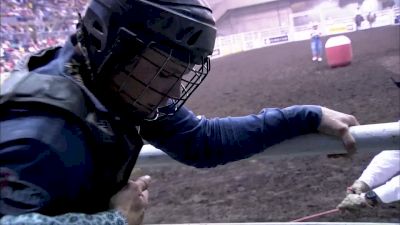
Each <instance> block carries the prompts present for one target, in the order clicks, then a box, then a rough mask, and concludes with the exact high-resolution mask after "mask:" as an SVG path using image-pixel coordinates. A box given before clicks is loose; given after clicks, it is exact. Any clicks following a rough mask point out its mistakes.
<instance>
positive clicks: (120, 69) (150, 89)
mask: <svg viewBox="0 0 400 225" xmlns="http://www.w3.org/2000/svg"><path fill="white" fill-rule="evenodd" d="M113 46H114V48H113V49H112V51H111V53H110V54H109V55H108V57H107V61H105V62H104V63H103V64H102V68H103V69H101V71H104V72H105V73H107V74H114V75H111V76H109V75H108V76H107V74H99V75H100V76H99V77H102V78H105V79H101V81H102V82H101V83H102V86H103V87H105V88H106V89H109V87H110V86H111V91H112V92H113V94H112V95H113V96H115V97H117V98H122V99H123V101H122V102H121V105H120V106H119V107H118V111H120V110H124V111H125V112H124V114H127V115H128V116H130V115H135V116H138V115H139V116H140V117H144V118H146V119H147V120H155V119H159V118H161V117H163V116H166V115H172V114H173V113H175V112H176V111H177V110H178V109H179V108H180V107H182V106H183V104H184V103H185V102H186V101H187V99H188V98H189V97H190V96H191V95H192V93H193V92H194V91H195V90H196V89H197V87H198V86H199V85H200V84H201V83H202V82H203V81H204V79H205V78H206V76H207V75H208V73H209V71H210V59H209V57H207V58H204V59H203V60H202V63H201V64H194V63H193V62H192V61H191V54H190V52H187V51H186V52H185V51H183V50H177V49H172V48H170V49H168V50H167V49H166V48H165V45H162V44H159V43H155V42H150V43H147V44H146V43H144V42H143V41H142V40H140V39H139V38H138V37H137V36H136V35H134V34H133V33H131V32H130V31H128V30H127V29H125V28H121V29H120V32H119V35H118V38H117V39H116V40H115V43H114V45H113ZM160 49H163V50H160ZM132 52H135V54H132ZM149 53H150V54H149ZM174 55H179V59H177V58H176V57H175V56H174ZM124 59H125V60H124ZM143 64H144V65H146V67H151V70H148V71H151V72H148V73H147V74H138V71H137V70H136V69H137V67H139V66H140V65H143ZM171 65H174V68H175V69H176V71H179V72H175V73H172V72H170V71H169V70H168V69H167V68H168V67H170V66H171ZM140 72H142V73H143V71H140ZM140 72H139V73H140ZM143 76H145V77H146V79H143ZM160 77H168V78H167V79H168V82H165V83H163V84H162V85H164V87H163V89H162V90H159V89H157V88H156V87H154V85H153V84H154V83H155V82H158V83H160V82H159V79H160ZM164 79H165V78H164ZM133 83H135V84H136V85H132V84H133ZM159 85H160V84H159ZM178 85H179V89H180V91H179V94H178V95H176V93H175V92H174V89H176V88H177V86H178ZM107 86H108V87H107ZM149 94H150V95H151V94H153V95H154V94H156V95H158V96H159V98H158V99H159V100H158V101H157V102H156V103H153V104H151V105H148V104H145V103H146V98H147V96H148V95H149ZM150 117H151V118H150Z"/></svg>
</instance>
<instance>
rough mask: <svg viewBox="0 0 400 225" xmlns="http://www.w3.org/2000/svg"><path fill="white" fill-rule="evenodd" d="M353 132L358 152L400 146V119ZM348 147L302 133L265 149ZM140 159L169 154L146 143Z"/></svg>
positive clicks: (333, 150)
mask: <svg viewBox="0 0 400 225" xmlns="http://www.w3.org/2000/svg"><path fill="white" fill-rule="evenodd" d="M350 133H351V134H352V135H353V137H354V138H355V140H356V148H357V151H359V152H380V151H383V150H397V149H400V121H398V122H392V123H380V124H367V125H359V126H353V127H350ZM344 153H346V150H345V149H344V147H343V144H342V142H341V140H340V139H338V138H336V137H333V136H328V135H323V134H317V133H315V134H308V135H302V136H299V137H296V138H293V139H290V140H286V141H284V142H282V143H280V144H277V145H274V146H272V147H270V148H268V150H266V151H265V154H268V155H271V156H280V155H299V154H302V155H304V154H307V155H309V154H311V155H312V154H327V155H332V156H334V155H335V154H344ZM139 157H140V158H146V159H151V158H160V157H161V158H162V157H166V154H165V153H164V152H162V151H161V150H159V149H157V148H155V147H154V146H152V145H149V144H146V145H144V146H143V148H142V150H141V152H140V155H139Z"/></svg>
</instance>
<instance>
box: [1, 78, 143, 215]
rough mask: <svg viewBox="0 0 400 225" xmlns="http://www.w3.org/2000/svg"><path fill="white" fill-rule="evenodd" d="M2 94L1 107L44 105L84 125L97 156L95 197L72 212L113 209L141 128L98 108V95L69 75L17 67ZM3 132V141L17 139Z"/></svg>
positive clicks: (136, 150)
mask: <svg viewBox="0 0 400 225" xmlns="http://www.w3.org/2000/svg"><path fill="white" fill-rule="evenodd" d="M0 93H1V95H0V109H1V111H3V110H7V109H18V108H19V107H24V109H26V108H28V109H29V107H36V108H37V107H40V109H43V110H47V111H50V112H56V113H57V114H58V115H60V116H62V117H63V118H69V119H73V120H74V121H76V122H77V123H79V124H80V126H79V127H82V130H83V131H84V133H85V137H87V139H88V140H86V142H88V143H89V144H90V148H91V150H90V151H91V154H92V155H93V162H94V171H95V172H94V177H95V178H94V182H95V184H93V186H94V187H96V190H93V199H85V200H84V202H81V203H79V204H76V205H77V206H78V208H76V209H73V210H72V211H75V210H76V211H80V212H86V213H91V212H96V211H100V210H106V209H108V207H109V205H108V204H109V200H110V197H111V196H112V195H113V194H115V193H116V192H117V191H118V190H120V189H121V188H122V187H123V186H124V185H125V184H126V182H127V180H128V178H129V176H130V173H131V171H132V169H133V167H134V164H135V162H136V159H137V157H138V154H139V151H140V149H141V147H142V146H143V142H142V139H141V137H140V136H139V134H138V133H137V130H136V129H135V128H126V126H123V125H121V124H118V121H116V120H114V119H112V118H109V115H108V113H107V112H102V111H101V110H99V109H98V107H96V104H95V103H94V102H93V97H92V98H90V97H89V95H90V94H91V93H89V92H88V91H87V89H85V87H84V86H82V85H81V84H79V83H78V82H74V80H73V79H72V78H70V77H65V76H61V75H46V74H38V73H34V72H30V71H27V70H25V71H14V72H12V73H11V74H9V78H8V79H6V80H5V81H4V83H3V84H2V85H1V89H0ZM38 132H39V131H38ZM2 136H3V137H2V139H3V140H4V139H7V138H15V137H7V134H2ZM0 142H1V140H0ZM110 156H112V157H110ZM49 169H51V168H49ZM89 203H90V204H89ZM88 204H89V205H88ZM79 207H80V208H79ZM52 210H53V211H50V212H45V213H46V214H58V213H63V212H62V210H63V209H57V208H55V209H52Z"/></svg>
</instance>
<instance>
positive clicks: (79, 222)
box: [0, 211, 128, 225]
mask: <svg viewBox="0 0 400 225" xmlns="http://www.w3.org/2000/svg"><path fill="white" fill-rule="evenodd" d="M0 224H2V225H50V224H51V225H63V224H75V225H106V224H116V225H128V222H127V221H126V219H125V217H124V216H123V215H122V214H121V213H120V212H118V211H105V212H100V213H97V214H92V215H88V214H82V213H67V214H63V215H59V216H53V217H50V216H45V215H42V214H38V213H28V214H23V215H17V216H11V215H7V216H4V217H2V218H1V219H0Z"/></svg>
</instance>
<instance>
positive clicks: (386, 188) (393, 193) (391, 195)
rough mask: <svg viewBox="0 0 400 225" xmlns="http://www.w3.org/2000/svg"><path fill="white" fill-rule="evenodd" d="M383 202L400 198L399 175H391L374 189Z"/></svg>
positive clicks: (390, 201)
mask: <svg viewBox="0 0 400 225" xmlns="http://www.w3.org/2000/svg"><path fill="white" fill-rule="evenodd" d="M374 192H375V193H376V195H378V197H379V199H381V201H382V202H383V203H392V202H395V201H399V200H400V175H398V176H395V177H393V178H392V179H391V180H390V181H388V182H386V184H384V185H382V186H379V187H377V188H375V189H374Z"/></svg>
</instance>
